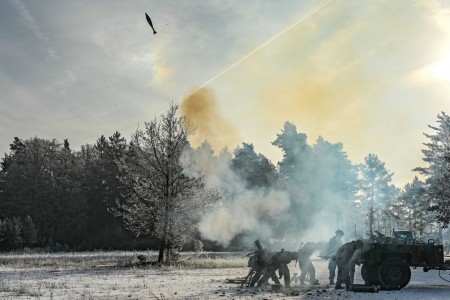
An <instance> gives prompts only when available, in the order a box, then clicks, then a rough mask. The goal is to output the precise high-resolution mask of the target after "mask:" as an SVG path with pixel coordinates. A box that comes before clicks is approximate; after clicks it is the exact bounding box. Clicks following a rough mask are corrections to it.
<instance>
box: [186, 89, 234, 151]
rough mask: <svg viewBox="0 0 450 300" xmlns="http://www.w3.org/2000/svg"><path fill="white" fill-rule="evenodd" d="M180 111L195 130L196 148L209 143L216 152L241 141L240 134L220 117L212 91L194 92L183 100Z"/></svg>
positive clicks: (192, 142)
mask: <svg viewBox="0 0 450 300" xmlns="http://www.w3.org/2000/svg"><path fill="white" fill-rule="evenodd" d="M180 109H181V113H182V114H183V116H184V118H185V120H186V122H187V123H188V124H190V125H191V126H193V127H194V128H195V132H194V133H193V134H192V135H191V136H190V142H191V144H192V145H193V146H194V147H198V146H199V145H200V144H201V143H202V142H204V141H208V143H209V144H210V145H211V146H212V147H213V149H214V150H215V151H220V150H221V149H223V148H225V147H234V146H236V145H237V144H238V143H239V142H240V141H241V138H240V136H239V134H238V132H237V131H236V130H235V129H234V128H233V126H232V125H231V124H230V123H229V122H227V121H226V120H225V119H224V118H223V117H222V116H221V115H220V113H219V109H218V106H217V101H216V97H215V95H214V93H213V91H212V90H210V89H206V88H201V89H196V90H194V91H192V92H191V93H189V94H188V95H187V96H186V97H185V98H184V99H183V101H182V102H181V105H180Z"/></svg>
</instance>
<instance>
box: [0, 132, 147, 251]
mask: <svg viewBox="0 0 450 300" xmlns="http://www.w3.org/2000/svg"><path fill="white" fill-rule="evenodd" d="M126 148H127V145H126V141H125V139H124V138H123V137H122V136H121V135H120V133H118V132H116V133H114V134H113V135H112V136H111V137H110V138H109V139H106V138H105V137H104V136H101V137H100V138H99V139H98V140H97V142H96V143H95V144H94V145H85V146H83V147H81V150H79V151H73V150H72V149H71V148H70V145H69V142H68V141H67V140H65V141H64V142H63V143H59V142H58V141H56V140H47V139H41V138H38V137H34V138H30V139H27V140H21V139H19V138H17V137H16V138H14V140H13V142H12V143H11V145H10V149H11V151H10V153H9V154H5V156H4V157H3V159H2V161H1V167H2V169H1V172H0V174H1V177H0V220H1V223H0V224H2V227H1V228H0V249H7V250H10V249H19V248H22V247H41V248H48V249H56V250H59V249H69V248H70V249H76V250H86V249H96V248H103V249H109V248H122V249H133V248H139V247H141V248H146V247H149V246H152V245H153V246H154V242H153V244H152V241H151V240H150V239H149V238H147V239H145V238H140V239H136V238H135V237H134V236H133V234H131V233H130V232H129V231H127V230H125V229H124V228H123V226H122V222H121V220H120V219H117V218H116V217H114V216H113V215H112V214H111V213H109V212H108V207H109V206H110V204H111V203H114V201H116V199H117V198H120V197H121V194H120V189H121V188H122V187H121V185H120V183H119V181H118V179H117V175H118V172H119V171H118V168H117V165H116V159H118V158H120V157H122V156H124V155H125V153H126ZM30 232H34V233H33V234H32V235H30ZM30 236H33V238H32V239H30Z"/></svg>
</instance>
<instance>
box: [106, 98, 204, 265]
mask: <svg viewBox="0 0 450 300" xmlns="http://www.w3.org/2000/svg"><path fill="white" fill-rule="evenodd" d="M177 110H178V106H177V105H174V104H171V106H170V108H169V110H168V111H167V113H165V114H164V115H161V119H160V121H157V120H156V119H155V120H153V121H151V122H148V123H145V129H144V130H141V129H138V130H136V133H135V134H134V135H133V136H132V140H131V142H130V153H129V156H128V157H127V159H126V160H123V161H121V162H120V165H121V166H122V168H124V170H125V172H124V174H125V175H124V176H123V178H122V180H123V181H124V182H125V183H126V184H127V185H128V187H130V189H129V191H130V192H129V193H128V195H126V197H124V198H125V200H124V201H123V202H122V203H117V206H116V208H115V209H114V212H115V214H116V215H120V216H121V217H122V219H123V221H124V224H125V226H126V227H127V228H128V229H130V230H132V231H133V232H135V233H136V234H137V235H140V234H152V235H154V236H156V237H158V238H159V239H160V247H159V256H158V262H159V263H170V262H171V261H173V260H174V259H175V258H176V257H173V256H172V255H174V254H176V250H178V249H179V248H180V247H182V246H183V245H184V244H185V243H186V242H189V241H190V240H192V238H193V236H194V234H195V232H196V229H195V223H196V221H197V220H198V214H199V213H200V212H201V210H202V208H203V207H204V206H205V205H206V204H208V203H209V201H210V200H211V199H212V194H210V193H208V192H207V191H205V190H204V189H203V185H202V178H195V179H194V178H190V177H188V176H186V175H185V173H184V172H183V167H182V166H181V164H180V157H181V155H182V153H183V151H184V150H185V149H187V148H189V143H188V140H187V137H188V134H189V129H188V127H187V126H186V124H185V122H184V119H183V118H182V117H177ZM127 190H128V189H127ZM164 254H166V255H165V259H164Z"/></svg>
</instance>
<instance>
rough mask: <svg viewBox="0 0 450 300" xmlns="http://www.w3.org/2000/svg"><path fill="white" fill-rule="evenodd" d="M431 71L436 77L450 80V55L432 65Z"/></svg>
mask: <svg viewBox="0 0 450 300" xmlns="http://www.w3.org/2000/svg"><path fill="white" fill-rule="evenodd" d="M430 73H431V75H433V76H434V77H436V78H439V79H443V80H448V81H450V56H448V57H447V58H445V59H443V60H440V61H438V62H436V63H434V64H433V65H432V66H431V67H430Z"/></svg>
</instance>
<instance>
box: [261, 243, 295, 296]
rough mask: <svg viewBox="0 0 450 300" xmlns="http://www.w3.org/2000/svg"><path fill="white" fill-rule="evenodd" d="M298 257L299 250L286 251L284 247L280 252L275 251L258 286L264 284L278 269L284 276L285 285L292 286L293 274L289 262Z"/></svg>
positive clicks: (281, 275)
mask: <svg viewBox="0 0 450 300" xmlns="http://www.w3.org/2000/svg"><path fill="white" fill-rule="evenodd" d="M297 259H298V252H291V251H284V249H281V251H280V252H277V253H275V254H274V255H273V256H272V257H271V259H270V261H269V265H268V266H267V268H266V270H265V272H264V275H263V276H262V277H261V279H259V281H258V286H261V285H263V284H264V283H265V282H267V280H268V279H269V277H270V276H271V275H272V274H273V273H274V272H275V271H277V270H278V272H279V274H280V278H281V277H283V276H284V285H285V286H286V287H290V286H291V275H290V273H289V268H288V266H287V265H288V264H289V263H290V262H291V261H293V260H297Z"/></svg>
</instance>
